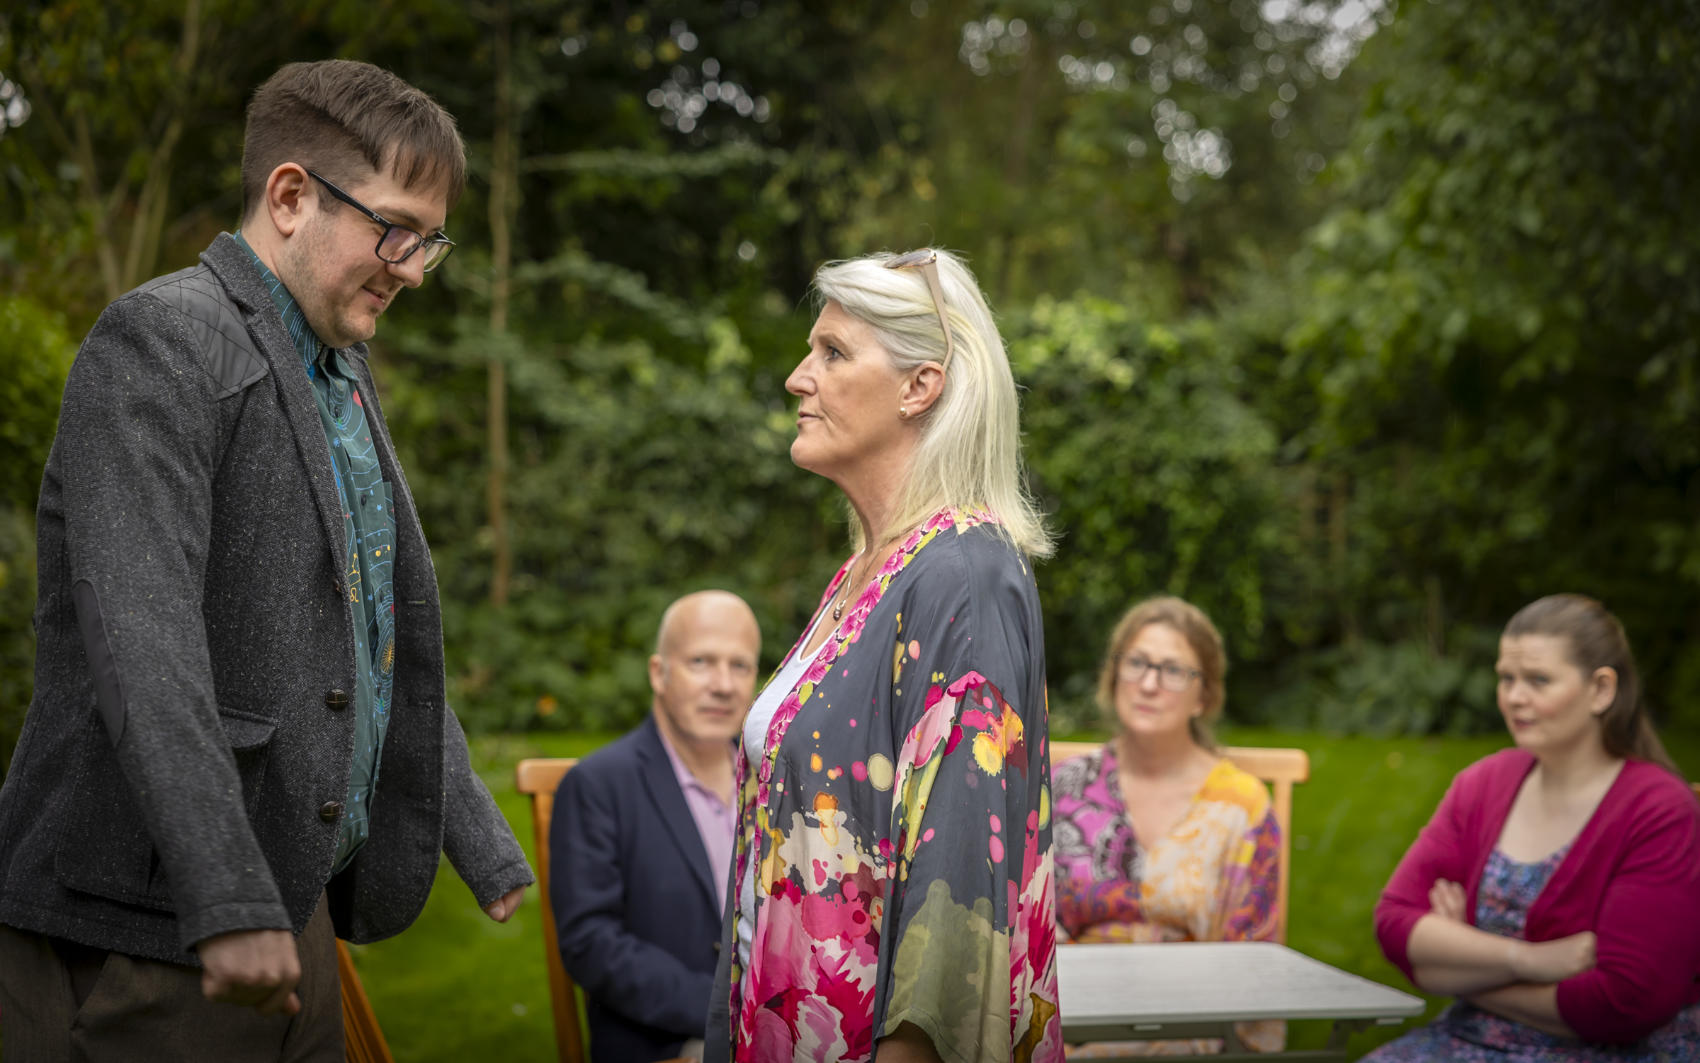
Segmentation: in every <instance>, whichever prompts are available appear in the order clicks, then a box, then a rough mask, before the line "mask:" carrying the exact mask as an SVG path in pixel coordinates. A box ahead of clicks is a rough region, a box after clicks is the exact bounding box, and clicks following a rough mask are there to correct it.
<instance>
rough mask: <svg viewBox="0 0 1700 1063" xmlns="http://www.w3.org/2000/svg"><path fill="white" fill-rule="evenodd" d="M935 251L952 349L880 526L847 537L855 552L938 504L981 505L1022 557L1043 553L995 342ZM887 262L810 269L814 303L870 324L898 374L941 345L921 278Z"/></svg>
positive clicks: (969, 294)
mask: <svg viewBox="0 0 1700 1063" xmlns="http://www.w3.org/2000/svg"><path fill="white" fill-rule="evenodd" d="M934 253H935V254H936V255H937V256H938V258H937V263H936V264H937V268H938V277H939V285H940V287H941V289H942V290H943V293H944V304H945V305H944V316H945V318H946V320H948V321H949V322H950V342H951V347H952V350H951V355H950V363H949V364H948V365H946V366H945V367H944V376H945V382H944V390H943V392H942V393H941V394H940V396H939V398H938V401H937V402H935V403H933V405H932V407H931V408H930V409H928V410H927V412H926V413H925V414H923V415H921V416H920V417H919V418H917V422H918V427H919V429H920V439H919V441H918V442H917V443H916V447H915V456H914V461H913V463H912V464H911V465H910V467H909V470H908V472H907V474H906V475H905V478H904V483H903V484H902V486H901V488H900V490H899V492H898V497H897V504H896V505H895V506H894V507H893V510H892V514H891V521H890V524H889V526H888V528H886V529H869V528H864V527H862V526H861V523H860V521H858V520H855V519H852V521H851V528H852V538H853V540H854V542H855V545H856V548H857V549H858V550H860V549H862V548H863V547H864V546H865V545H866V544H867V537H868V535H869V533H870V532H874V533H876V534H877V533H880V532H891V531H898V530H901V529H904V528H908V527H911V526H913V525H916V524H919V523H921V522H922V521H923V520H925V519H927V517H929V516H930V515H932V514H933V513H935V512H937V511H938V510H940V509H942V508H944V507H945V506H947V505H948V506H955V507H957V508H960V509H969V508H985V509H987V510H990V511H991V512H992V513H993V514H994V515H995V516H996V517H997V518H998V521H999V522H1000V523H1001V524H1002V527H1003V529H1004V532H1005V533H1006V534H1007V535H1008V537H1009V539H1010V541H1011V542H1013V543H1014V544H1015V546H1016V548H1017V549H1019V550H1021V551H1022V553H1024V554H1026V555H1028V556H1029V557H1036V558H1039V557H1049V556H1050V554H1051V549H1052V544H1051V536H1050V533H1049V532H1048V531H1046V530H1045V522H1044V518H1043V517H1042V516H1041V514H1040V513H1039V510H1038V508H1037V507H1036V506H1035V505H1034V503H1033V499H1032V497H1031V496H1030V495H1029V494H1028V492H1027V488H1026V484H1025V480H1024V476H1023V470H1022V462H1021V426H1020V404H1019V402H1018V401H1017V399H1016V393H1015V377H1014V375H1013V374H1012V373H1011V372H1010V369H1009V357H1008V355H1007V354H1005V352H1004V346H1003V338H1002V337H1001V336H999V335H998V329H997V324H996V323H995V322H994V321H993V320H992V311H991V308H990V307H989V306H987V305H986V299H985V296H984V295H982V294H981V293H980V285H979V284H978V282H976V281H975V279H974V274H973V273H971V272H969V269H968V267H967V266H965V265H964V264H963V263H962V260H961V259H960V258H958V257H957V256H955V255H953V254H951V253H950V252H949V251H938V250H935V252H934ZM895 257H896V256H895V255H892V254H890V253H887V252H879V253H876V254H871V255H864V256H862V257H860V258H852V259H845V260H842V261H838V262H828V263H827V264H826V265H824V266H822V267H821V268H820V269H819V270H818V271H816V273H815V285H814V287H815V296H816V301H817V302H818V303H819V304H820V305H821V306H824V305H825V304H826V303H828V302H834V303H837V304H838V305H839V306H841V307H843V308H844V310H845V312H847V313H849V314H850V315H851V316H852V317H855V318H857V319H858V320H860V321H862V322H864V323H866V324H867V325H868V326H870V327H871V328H872V329H873V330H874V332H875V334H876V335H877V336H878V337H879V341H880V344H881V346H883V347H884V348H885V349H886V351H887V352H888V353H889V354H890V356H891V363H892V365H893V367H895V368H896V369H897V371H898V372H900V373H907V372H909V371H910V370H913V369H916V368H919V367H920V366H922V365H924V364H926V363H927V362H937V363H940V364H943V363H944V360H945V340H944V335H943V333H941V332H940V330H939V314H938V311H937V310H936V309H935V308H934V306H933V296H932V292H931V291H930V289H929V288H928V286H927V280H926V277H925V276H924V275H923V273H922V271H921V270H920V269H909V268H906V269H888V268H887V267H886V265H885V263H887V262H888V261H890V260H892V259H893V258H895Z"/></svg>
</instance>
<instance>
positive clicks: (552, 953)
mask: <svg viewBox="0 0 1700 1063" xmlns="http://www.w3.org/2000/svg"><path fill="white" fill-rule="evenodd" d="M577 763H578V761H577V760H576V759H574V758H572V757H531V758H528V759H526V760H522V761H520V762H519V764H518V765H517V766H515V768H514V784H515V785H516V786H517V787H518V788H519V792H520V793H522V794H525V795H527V796H528V797H530V798H531V829H532V836H533V838H534V839H535V840H536V843H537V847H536V849H535V850H534V852H535V854H536V855H535V856H534V858H533V860H532V866H534V867H535V868H536V869H537V889H538V891H539V892H540V893H541V894H542V895H543V904H542V908H543V963H544V966H546V967H547V968H548V969H549V1009H550V1011H551V1012H553V1013H554V1016H555V1051H556V1053H557V1054H558V1057H559V1059H560V1063H585V1046H584V1028H583V1026H582V1025H581V1024H580V1023H579V1021H578V997H577V995H576V993H575V990H574V986H573V980H572V977H571V976H570V975H568V974H567V969H566V968H565V967H563V966H561V945H560V936H559V934H558V933H557V931H556V929H555V907H554V905H552V904H550V903H549V820H550V819H551V818H552V817H553V816H554V814H555V788H556V787H558V786H559V785H560V784H561V776H563V775H565V774H566V773H567V769H568V768H570V767H572V766H573V765H574V764H577ZM602 1063H618V1061H614V1060H607V1061H602ZM665 1063H691V1061H690V1060H687V1059H673V1060H666V1061H665Z"/></svg>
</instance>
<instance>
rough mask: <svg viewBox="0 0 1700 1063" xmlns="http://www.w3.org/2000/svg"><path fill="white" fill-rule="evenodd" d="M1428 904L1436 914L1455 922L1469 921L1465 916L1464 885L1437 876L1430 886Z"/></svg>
mask: <svg viewBox="0 0 1700 1063" xmlns="http://www.w3.org/2000/svg"><path fill="white" fill-rule="evenodd" d="M1428 906H1429V908H1430V909H1431V910H1433V912H1434V914H1435V915H1438V916H1440V917H1441V918H1442V919H1450V920H1452V921H1453V922H1455V923H1468V922H1469V920H1468V919H1466V918H1464V887H1462V886H1460V885H1458V883H1456V882H1451V881H1448V880H1447V879H1443V878H1437V879H1435V880H1434V885H1432V886H1430V887H1429V888H1428Z"/></svg>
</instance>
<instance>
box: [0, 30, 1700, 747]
mask: <svg viewBox="0 0 1700 1063" xmlns="http://www.w3.org/2000/svg"><path fill="white" fill-rule="evenodd" d="M329 56H343V57H351V58H359V59H365V60H369V61H372V62H375V63H378V64H380V65H383V66H386V67H389V68H390V69H393V70H395V71H396V72H397V73H399V74H401V75H402V76H404V77H406V78H407V79H408V80H410V81H411V82H413V83H414V84H416V85H419V86H420V87H422V88H424V89H426V90H428V91H430V92H431V93H432V94H433V95H435V96H436V97H437V98H438V99H439V100H440V101H441V102H442V103H443V104H444V105H445V106H447V107H448V108H449V110H450V111H452V112H453V113H454V114H455V115H456V116H457V117H458V119H459V121H460V123H461V126H462V129H463V131H464V133H465V135H466V138H467V142H468V148H469V153H470V159H471V170H472V180H471V185H470V187H469V189H468V191H467V194H466V196H465V197H464V198H463V199H462V200H461V202H460V204H459V206H458V208H457V209H456V211H455V212H454V214H453V216H452V218H451V221H450V225H449V230H450V232H452V233H453V234H454V237H455V239H456V241H457V242H458V244H459V250H458V251H457V252H456V254H455V257H454V259H453V260H452V261H451V262H450V263H449V265H448V266H447V267H446V268H445V269H444V270H442V271H441V272H440V273H437V274H434V275H433V277H432V278H431V279H430V281H428V283H427V287H426V288H424V289H422V290H421V291H420V292H419V293H417V294H415V295H411V296H408V297H406V298H405V299H404V300H403V302H402V304H401V306H400V308H399V309H398V310H397V311H396V312H395V313H394V314H393V315H392V316H391V317H390V318H389V319H388V320H387V321H386V323H385V327H384V328H383V329H382V330H381V331H380V333H379V336H378V338H377V340H376V341H375V342H374V344H373V351H374V358H375V359H376V361H377V362H378V363H379V364H378V375H379V381H380V386H381V388H382V390H383V393H384V400H385V408H386V412H387V414H388V416H389V419H390V422H391V426H392V428H393V430H394V434H395V436H396V438H397V440H398V443H399V445H400V447H401V448H402V452H403V454H402V456H403V460H404V462H405V464H406V465H407V468H408V470H409V477H410V480H411V482H412V484H413V487H414V492H415V494H416V496H417V497H418V498H419V500H420V503H421V508H422V515H423V518H424V521H425V525H426V530H427V533H428V534H429V536H430V538H431V541H432V543H433V552H434V559H435V562H436V567H437V572H438V576H439V578H440V580H441V584H442V588H443V594H444V607H445V622H446V628H447V630H446V635H447V643H448V646H447V649H448V655H449V656H448V660H449V668H450V684H451V694H452V697H453V700H454V703H455V706H456V708H457V710H458V711H459V712H460V714H461V716H462V718H463V719H464V720H466V722H467V723H468V725H469V726H471V727H473V728H475V729H480V730H516V729H520V730H522V729H530V728H570V729H579V728H617V727H619V726H622V725H624V724H627V723H630V722H632V721H633V720H635V719H636V718H637V717H638V716H639V715H640V714H641V713H642V712H643V711H645V709H646V707H647V704H648V694H647V685H646V679H645V674H644V667H643V661H644V658H645V656H646V655H647V653H648V651H649V643H650V640H651V639H652V638H653V631H654V627H655V624H656V621H657V620H658V618H659V615H660V611H661V609H662V607H663V606H664V605H665V603H666V602H667V601H669V600H671V599H672V598H673V597H674V596H676V595H678V594H680V593H683V592H685V591H688V590H691V589H693V588H697V587H703V586H710V585H713V586H724V587H727V588H730V589H732V590H735V591H738V592H740V593H742V594H744V595H745V596H746V597H747V598H749V599H750V600H751V602H752V604H754V606H755V608H756V611H757V613H758V615H759V617H760V619H761V621H762V625H763V630H764V631H765V632H766V634H767V643H766V646H765V651H764V659H765V662H766V663H768V664H772V663H775V662H776V661H777V659H778V657H779V655H781V654H782V653H783V652H784V651H785V649H786V648H787V647H788V645H789V640H790V638H791V637H792V636H793V634H794V633H795V632H797V631H798V630H799V629H800V626H801V624H802V623H803V621H804V620H805V619H806V616H807V613H808V611H809V610H810V609H811V608H812V607H813V605H814V603H815V600H816V597H817V596H818V595H819V593H820V592H821V590H822V589H823V587H824V584H825V582H826V580H827V578H828V577H829V575H830V574H831V572H832V571H833V569H834V568H835V566H836V565H837V563H838V562H839V561H840V560H841V559H842V555H843V554H844V552H845V533H844V526H843V517H842V515H841V512H840V508H839V503H838V501H837V499H836V496H835V492H834V491H833V490H832V489H831V487H830V485H829V484H826V483H824V482H823V481H819V480H817V479H815V478H813V477H810V476H809V475H807V474H805V473H802V472H800V471H798V470H796V469H794V468H793V467H792V466H791V464H790V462H789V458H788V454H787V447H788V444H789V440H790V436H791V432H792V427H791V413H790V410H791V403H790V401H789V397H788V396H787V395H786V394H785V391H784V386H783V382H784V378H785V376H786V374H787V373H788V371H789V370H790V368H791V367H792V365H793V364H794V363H795V361H796V359H797V358H798V357H799V355H800V354H801V352H802V350H803V337H804V336H805V334H806V332H807V329H808V325H809V321H810V316H811V313H812V307H811V305H810V303H809V301H808V299H807V287H808V280H809V276H810V274H811V272H812V270H813V268H814V267H815V266H816V265H817V264H819V263H820V262H822V261H824V260H827V259H830V258H834V257H841V256H848V255H854V254H859V253H862V252H865V251H870V250H876V249H882V248H887V249H906V248H909V247H914V246H919V245H923V244H928V243H933V244H938V245H941V246H947V247H952V248H957V249H960V250H962V251H964V252H966V253H967V254H968V255H969V257H970V259H971V262H972V264H973V265H974V268H975V269H976V270H977V272H978V274H979V276H980V278H981V280H982V282H983V284H984V286H985V287H986V289H987V291H988V294H989V295H990V297H991V299H992V302H993V305H994V307H995V308H996V309H997V310H998V311H999V313H1000V316H1001V320H1002V322H1003V326H1004V329H1005V333H1006V339H1007V341H1008V344H1009V348H1010V353H1011V359H1012V362H1013V364H1014V366H1015V370H1016V374H1017V377H1018V379H1019V381H1020V382H1021V384H1022V385H1023V387H1024V388H1025V396H1024V403H1025V415H1024V430H1025V432H1026V446H1027V454H1028V458H1029V464H1030V471H1031V476H1032V481H1033V486H1034V488H1035V490H1036V492H1037V493H1038V495H1039V497H1040V498H1041V499H1042V501H1043V503H1044V505H1045V507H1046V508H1047V510H1048V511H1049V512H1050V513H1051V514H1052V516H1053V521H1054V524H1055V527H1056V528H1057V530H1058V531H1059V532H1060V533H1061V547H1060V550H1059V552H1058V555H1057V557H1056V558H1055V559H1054V560H1052V561H1050V562H1048V563H1046V564H1045V565H1043V566H1042V567H1041V568H1040V570H1039V581H1040V587H1041V591H1042V594H1043V597H1044V604H1045V609H1046V623H1047V638H1048V644H1049V659H1050V680H1051V686H1052V694H1053V709H1054V711H1055V713H1056V714H1057V716H1058V724H1059V726H1060V727H1061V728H1062V729H1064V730H1072V729H1075V728H1077V727H1081V726H1090V725H1091V724H1092V723H1093V722H1094V721H1095V719H1096V710H1095V709H1094V708H1093V707H1092V705H1091V697H1090V692H1091V688H1092V685H1093V681H1094V674H1095V669H1096V666H1097V662H1098V659H1099V656H1100V654H1101V653H1102V652H1103V645H1102V643H1103V639H1104V638H1105V636H1106V634H1107V632H1108V630H1109V628H1110V626H1111V625H1112V624H1113V622H1114V620H1115V618H1116V617H1117V616H1118V615H1119V613H1120V611H1121V610H1122V609H1124V608H1125V607H1126V606H1127V605H1128V604H1129V603H1130V602H1132V601H1133V600H1135V599H1137V598H1139V597H1142V596H1144V595H1146V594H1150V593H1153V592H1158V591H1171V592H1175V593H1179V594H1184V595H1186V596H1188V597H1191V598H1193V599H1194V600H1196V601H1197V602H1198V603H1199V604H1201V605H1202V606H1204V607H1205V608H1206V609H1207V610H1208V611H1209V612H1210V613H1211V615H1212V616H1213V617H1214V618H1215V619H1216V620H1217V622H1218V623H1219V624H1220V626H1221V627H1222V629H1223V631H1224V634H1225V635H1226V636H1227V639H1228V642H1229V647H1230V654H1231V657H1232V659H1233V662H1234V676H1233V679H1232V684H1231V685H1232V690H1233V693H1232V697H1231V699H1230V706H1229V712H1230V714H1231V715H1232V716H1234V717H1236V718H1237V719H1239V720H1241V721H1249V722H1259V723H1275V724H1280V725H1284V726H1298V727H1311V728H1321V729H1329V730H1335V731H1340V732H1350V733H1362V732H1372V733H1412V734H1425V733H1442V732H1444V733H1468V732H1480V731H1484V730H1487V731H1491V730H1493V729H1495V728H1496V727H1497V726H1498V724H1497V717H1496V714H1495V712H1494V710H1493V705H1492V691H1491V679H1490V672H1489V669H1490V666H1491V661H1492V657H1493V650H1494V644H1495V635H1496V632H1497V630H1498V628H1499V626H1500V625H1502V624H1503V622H1504V620H1505V619H1506V617H1508V616H1509V615H1510V613H1511V612H1513V611H1514V610H1515V609H1516V608H1517V607H1519V606H1520V605H1522V604H1523V603H1524V602H1526V601H1528V600H1529V599H1531V598H1533V597H1535V596H1538V595H1540V594H1544V593H1548V592H1552V591H1556V590H1578V591H1583V592H1587V593H1592V594H1596V595H1598V596H1600V597H1602V598H1603V599H1604V600H1605V601H1606V602H1607V604H1608V605H1609V606H1611V607H1612V608H1613V609H1615V610H1616V611H1617V612H1618V613H1619V614H1620V615H1621V616H1622V617H1623V619H1624V620H1625V622H1626V624H1627V625H1628V627H1629V629H1630V632H1631V634H1632V637H1633V639H1634V641H1635V643H1636V645H1637V647H1638V650H1639V652H1640V655H1641V658H1642V661H1643V664H1644V667H1645V670H1646V672H1647V673H1648V680H1649V681H1648V689H1649V692H1650V695H1651V697H1652V699H1653V700H1654V703H1655V705H1656V707H1657V710H1658V712H1659V716H1660V718H1661V720H1662V722H1663V724H1664V725H1665V726H1666V727H1677V728H1687V729H1690V730H1696V729H1700V655H1696V654H1695V653H1694V652H1693V649H1692V647H1693V645H1694V641H1695V635H1696V633H1697V631H1700V605H1697V604H1696V603H1700V594H1697V593H1696V591H1697V590H1700V536H1697V535H1696V530H1697V524H1700V437H1697V435H1696V432H1695V430H1694V422H1695V412H1696V411H1695V408H1694V407H1695V402H1696V392H1695V381H1694V373H1695V357H1696V343H1697V342H1700V340H1697V337H1700V285H1696V284H1695V283H1694V278H1695V276H1696V272H1697V268H1700V246H1697V241H1700V201H1697V200H1696V198H1695V197H1694V196H1693V195H1691V194H1685V188H1684V182H1685V179H1686V177H1687V175H1689V174H1692V173H1693V172H1694V171H1695V169H1696V164H1697V163H1700V157H1697V153H1700V147H1697V145H1700V135H1697V134H1700V10H1697V9H1696V8H1695V6H1694V5H1693V4H1692V3H1689V2H1687V0H1645V2H1643V3H1640V4H1637V5H1602V4H1596V3H1591V2H1587V0H1550V2H1548V3H1544V4H1533V3H1523V2H1518V3H1511V4H1493V5H1480V4H1465V3H1461V2H1457V0H1443V2H1431V0H1405V2H1402V3H1397V4H1395V3H1393V2H1392V0H1152V2H1151V3H1150V4H1149V5H1143V4H1140V5H1130V4H1125V3H1121V2H1119V0H1004V2H990V0H911V2H910V3H907V4H867V3H848V2H842V3H830V4H820V3H804V2H801V0H796V2H783V0H776V2H770V0H730V2H726V0H714V2H707V0H703V2H690V0H682V2H676V3H669V4H647V3H607V4H595V5H592V4H585V3H569V2H563V0H481V2H474V3H464V2H458V0H456V2H449V0H407V2H406V3H402V2H399V0H361V2H359V3H355V2H353V0H308V2H305V3H297V4H275V3H264V2H261V0H177V2H167V0H136V2H134V3H130V4H126V5H123V8H122V10H121V11H120V10H119V8H118V7H117V6H115V5H109V4H101V3H91V2H88V0H56V2H41V0H20V2H18V3H14V4H10V5H8V6H7V10H6V12H5V13H4V14H0V402H3V409H4V411H5V412H4V414H3V417H0V625H3V626H0V750H9V748H10V745H11V739H12V737H13V735H14V732H15V727H16V724H17V721H18V719H19V717H20V716H21V714H22V710H23V706H24V705H25V703H26V702H27V691H28V688H29V685H30V677H29V674H28V668H29V662H30V659H31V654H32V650H31V646H30V639H31V632H30V625H29V610H30V603H31V601H32V599H33V587H32V581H33V575H32V569H33V562H32V550H33V547H32V544H31V520H30V514H31V512H32V510H33V506H34V496H35V492H36V487H37V484H38V482H39V475H40V469H41V466H42V463H43V461H44V460H45V458H46V451H47V446H48V444H49V442H50V439H51V426H52V421H53V417H54V411H55V410H56V407H57V401H58V393H59V389H60V387H61V386H62V381H63V375H64V371H65V367H66V365H67V364H68V361H69V358H70V356H71V353H72V351H73V348H74V345H75V343H76V341H77V339H78V338H79V337H80V336H81V335H82V334H83V333H84V332H85V331H86V330H87V328H88V327H89V325H90V324H91V323H92V321H93V319H94V317H95V316H96V315H97V314H98V313H99V311H100V309H101V307H102V306H104V305H105V303H106V302H108V301H109V300H111V299H112V298H114V297H115V296H117V295H119V294H120V293H122V292H123V291H125V290H127V289H128V288H130V287H132V286H134V285H135V284H137V283H140V282H141V281H143V280H145V279H147V278H148V277H150V276H153V275H155V274H157V273H160V272H164V271H167V270H171V269H176V268H180V267H182V266H184V265H187V264H190V263H192V262H193V261H194V256H195V255H196V253H197V252H198V251H199V250H200V249H201V248H202V247H203V246H204V245H205V244H206V242H207V241H208V240H209V239H210V237H211V236H212V235H213V234H214V233H216V232H217V231H218V230H220V229H221V228H223V229H228V228H231V227H233V226H234V225H235V224H236V223H237V221H238V210H239V190H238V181H237V167H238V163H239V159H240V148H241V145H240V135H241V122H242V109H243V106H244V103H245V100H246V97H247V96H248V94H249V93H250V92H251V91H252V90H253V88H254V87H255V86H256V85H257V84H258V83H259V82H260V81H262V80H263V79H264V78H265V77H266V76H267V75H268V74H270V73H271V72H272V71H273V70H274V69H275V68H276V67H277V66H278V65H279V64H281V63H282V62H285V61H289V60H297V59H317V58H323V57H329Z"/></svg>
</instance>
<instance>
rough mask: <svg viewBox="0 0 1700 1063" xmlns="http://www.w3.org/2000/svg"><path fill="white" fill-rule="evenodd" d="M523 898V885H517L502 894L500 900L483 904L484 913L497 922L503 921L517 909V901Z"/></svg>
mask: <svg viewBox="0 0 1700 1063" xmlns="http://www.w3.org/2000/svg"><path fill="white" fill-rule="evenodd" d="M524 899H525V887H524V886H518V887H515V888H514V889H511V890H509V891H508V892H507V893H505V894H503V895H502V898H501V900H498V901H492V902H491V903H490V904H489V905H487V906H485V908H484V914H485V915H487V916H489V917H490V918H492V919H494V920H495V921H496V922H498V923H505V922H507V921H508V917H509V916H511V915H513V914H514V912H515V911H517V910H518V909H519V902H520V901H522V900H524Z"/></svg>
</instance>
